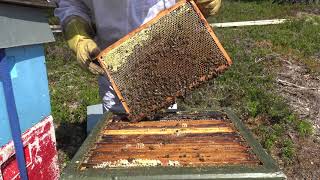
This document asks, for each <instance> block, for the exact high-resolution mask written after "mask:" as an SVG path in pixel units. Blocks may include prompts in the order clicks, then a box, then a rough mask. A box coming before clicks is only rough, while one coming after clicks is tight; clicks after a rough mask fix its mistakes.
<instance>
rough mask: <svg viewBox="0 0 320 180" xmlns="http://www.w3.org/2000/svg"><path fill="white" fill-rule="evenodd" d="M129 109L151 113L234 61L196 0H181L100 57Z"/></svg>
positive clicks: (143, 114) (141, 114)
mask: <svg viewBox="0 0 320 180" xmlns="http://www.w3.org/2000/svg"><path fill="white" fill-rule="evenodd" d="M97 59H98V61H99V62H100V64H101V65H102V67H103V68H104V70H105V72H106V74H107V76H108V78H109V79H110V81H111V84H112V86H113V88H114V90H115V92H116V93H117V95H118V97H119V98H120V101H121V102H122V104H123V106H124V108H125V110H126V112H127V113H128V114H130V115H131V117H133V119H139V118H137V117H152V116H154V115H155V114H156V113H157V112H159V111H160V110H161V109H163V108H167V107H168V106H170V105H171V104H172V103H174V102H175V98H176V97H178V96H184V95H185V94H186V93H188V92H189V91H191V90H193V89H194V88H196V87H197V86H199V85H200V84H203V83H205V82H206V81H208V80H209V79H212V78H214V77H216V76H218V75H219V74H220V73H222V72H223V71H224V70H225V69H226V68H227V67H228V66H230V65H231V60H230V58H229V56H228V55H227V53H226V51H225V50H224V49H223V47H222V46H221V44H220V42H219V41H218V39H217V37H216V36H215V34H214V32H213V30H212V29H211V27H210V26H209V24H208V23H207V21H206V20H205V18H204V17H203V15H202V14H201V12H200V10H199V9H198V8H197V6H196V4H195V3H194V2H193V1H181V2H179V3H177V4H176V5H175V6H173V7H172V8H170V9H167V10H164V11H163V12H161V13H159V15H158V16H157V17H155V18H154V19H152V20H151V21H149V22H148V23H146V24H144V25H142V26H141V27H139V28H138V29H136V30H134V31H133V32H131V33H129V34H128V35H127V36H125V37H124V38H122V39H120V40H119V41H118V42H116V43H115V44H113V45H111V46H110V47H108V48H107V49H105V50H104V51H102V53H101V54H100V55H99V56H98V58H97Z"/></svg>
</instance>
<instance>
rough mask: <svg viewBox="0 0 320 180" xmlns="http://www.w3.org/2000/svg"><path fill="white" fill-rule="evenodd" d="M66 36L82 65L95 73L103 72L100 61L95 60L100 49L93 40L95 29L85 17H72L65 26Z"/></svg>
mask: <svg viewBox="0 0 320 180" xmlns="http://www.w3.org/2000/svg"><path fill="white" fill-rule="evenodd" d="M63 31H64V35H65V38H66V40H67V42H68V45H69V47H70V48H71V49H72V50H73V52H74V53H75V54H76V56H77V60H78V62H79V63H80V64H81V66H82V67H84V68H85V69H87V70H89V71H90V72H91V73H93V74H103V72H104V71H103V69H102V68H101V67H100V66H99V63H98V62H96V61H93V58H95V57H96V56H97V55H98V54H99V53H100V49H99V47H98V46H97V44H96V43H95V42H94V41H93V40H92V37H93V35H94V31H93V29H92V27H91V26H90V25H89V23H88V22H86V21H85V20H84V19H82V18H81V17H78V16H72V17H70V18H69V19H68V20H67V21H66V23H65V24H64V26H63Z"/></svg>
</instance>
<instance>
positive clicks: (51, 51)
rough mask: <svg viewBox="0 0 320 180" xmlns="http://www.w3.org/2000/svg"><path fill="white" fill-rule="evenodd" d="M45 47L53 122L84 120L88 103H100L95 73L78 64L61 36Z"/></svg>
mask: <svg viewBox="0 0 320 180" xmlns="http://www.w3.org/2000/svg"><path fill="white" fill-rule="evenodd" d="M46 47H47V48H46V51H47V67H48V78H49V85H50V94H51V106H52V113H53V116H54V117H55V118H54V119H55V122H56V123H62V122H73V123H75V122H84V121H85V119H86V108H87V106H88V105H93V104H97V103H99V102H100V100H99V95H98V85H97V82H96V80H95V76H93V75H91V74H90V73H88V72H87V71H86V70H84V69H82V68H81V67H80V66H79V65H78V63H77V62H76V59H75V57H74V56H73V53H72V52H71V51H70V50H68V47H67V45H66V44H65V43H64V41H63V40H62V37H61V36H56V43H50V44H48V45H46Z"/></svg>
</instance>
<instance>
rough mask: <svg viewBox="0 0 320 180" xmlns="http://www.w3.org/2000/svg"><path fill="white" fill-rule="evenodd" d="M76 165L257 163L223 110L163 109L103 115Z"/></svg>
mask: <svg viewBox="0 0 320 180" xmlns="http://www.w3.org/2000/svg"><path fill="white" fill-rule="evenodd" d="M107 122H108V123H107V124H106V125H105V127H104V128H102V130H101V131H100V132H99V135H98V136H99V137H98V139H97V141H96V142H95V143H94V145H93V146H91V149H90V150H89V151H88V152H87V153H86V155H85V157H86V158H85V159H84V161H83V162H82V163H81V165H80V169H87V168H95V169H108V168H109V169H110V168H132V167H154V166H157V167H158V166H162V167H168V166H174V167H210V166H225V165H227V166H230V165H245V166H248V165H250V166H257V167H258V166H261V165H262V163H261V162H260V160H259V159H258V158H257V156H256V155H255V154H254V153H253V152H252V149H251V147H250V146H249V145H248V144H247V143H246V141H245V140H244V138H243V137H242V135H241V134H240V133H239V132H238V131H237V129H236V128H235V127H234V126H233V124H232V122H231V121H230V120H229V119H228V117H227V116H225V115H224V114H217V113H213V114H207V113H203V114H182V115H177V114H173V115H167V116H165V117H162V118H160V120H157V121H145V122H139V123H129V122H123V121H114V120H113V119H112V118H111V119H109V120H107Z"/></svg>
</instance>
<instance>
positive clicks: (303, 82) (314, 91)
mask: <svg viewBox="0 0 320 180" xmlns="http://www.w3.org/2000/svg"><path fill="white" fill-rule="evenodd" d="M315 58H316V57H315ZM317 58H318V57H317ZM318 60H319V62H320V59H319V58H318ZM281 62H282V67H281V70H280V71H279V73H278V77H277V78H276V83H277V84H278V85H277V88H278V92H279V93H280V94H281V95H282V96H283V97H284V98H285V99H286V100H287V102H288V104H289V105H290V106H291V107H292V110H293V111H295V112H296V113H297V114H298V115H299V117H300V118H301V119H308V120H309V121H310V122H311V123H312V124H313V126H314V130H315V132H314V136H312V137H308V138H298V137H297V135H295V134H289V136H290V138H291V139H292V140H293V141H294V142H295V143H294V144H295V146H296V156H295V157H294V159H293V161H292V163H291V164H283V163H282V162H281V160H279V159H278V162H279V164H280V166H282V167H284V171H285V173H286V175H287V176H288V179H320V154H319V152H320V112H319V109H320V76H319V75H315V74H313V73H311V72H310V70H309V69H308V68H307V67H306V65H304V64H302V63H300V62H298V61H297V60H294V59H292V58H282V59H281Z"/></svg>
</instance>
